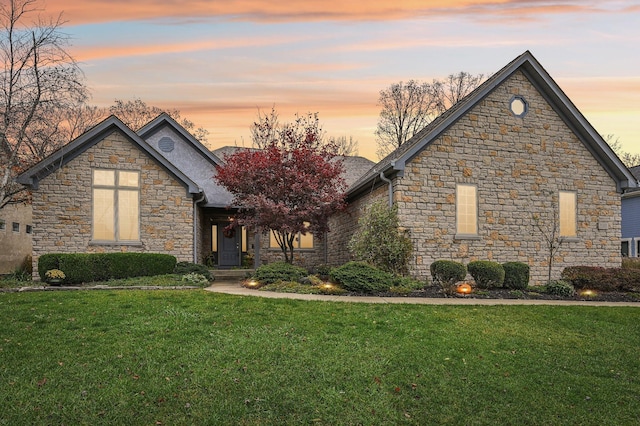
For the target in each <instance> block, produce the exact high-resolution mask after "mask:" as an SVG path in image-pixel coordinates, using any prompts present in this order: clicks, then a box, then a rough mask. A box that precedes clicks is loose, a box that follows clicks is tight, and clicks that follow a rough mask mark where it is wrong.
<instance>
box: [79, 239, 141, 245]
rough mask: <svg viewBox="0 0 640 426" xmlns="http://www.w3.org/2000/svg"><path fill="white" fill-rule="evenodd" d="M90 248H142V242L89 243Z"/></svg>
mask: <svg viewBox="0 0 640 426" xmlns="http://www.w3.org/2000/svg"><path fill="white" fill-rule="evenodd" d="M89 245H90V246H130V247H142V241H96V240H94V241H89Z"/></svg>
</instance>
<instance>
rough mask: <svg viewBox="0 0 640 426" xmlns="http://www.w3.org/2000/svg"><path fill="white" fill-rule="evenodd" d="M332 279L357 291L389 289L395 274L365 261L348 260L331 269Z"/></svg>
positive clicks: (374, 291) (368, 291)
mask: <svg viewBox="0 0 640 426" xmlns="http://www.w3.org/2000/svg"><path fill="white" fill-rule="evenodd" d="M331 279H332V280H334V281H335V282H337V283H338V284H340V285H341V286H342V287H343V288H344V289H345V290H347V291H353V292H356V293H379V292H382V291H388V290H389V287H390V286H391V285H392V283H393V275H392V274H390V273H388V272H385V271H383V270H381V269H378V268H376V267H374V266H371V265H369V264H367V263H364V262H348V263H345V264H344V265H342V266H339V267H337V268H334V269H333V270H332V271H331Z"/></svg>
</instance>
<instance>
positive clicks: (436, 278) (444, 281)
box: [429, 260, 467, 286]
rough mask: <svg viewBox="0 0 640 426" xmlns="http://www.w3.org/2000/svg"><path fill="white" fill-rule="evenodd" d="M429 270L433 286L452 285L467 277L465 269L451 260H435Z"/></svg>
mask: <svg viewBox="0 0 640 426" xmlns="http://www.w3.org/2000/svg"><path fill="white" fill-rule="evenodd" d="M429 269H430V271H431V278H432V279H433V282H434V284H439V285H442V286H447V285H453V284H455V283H456V282H458V281H462V280H464V278H465V277H466V276H467V268H466V267H465V266H464V265H463V264H462V263H459V262H454V261H453V260H436V261H435V262H433V263H432V264H431V266H430V267H429Z"/></svg>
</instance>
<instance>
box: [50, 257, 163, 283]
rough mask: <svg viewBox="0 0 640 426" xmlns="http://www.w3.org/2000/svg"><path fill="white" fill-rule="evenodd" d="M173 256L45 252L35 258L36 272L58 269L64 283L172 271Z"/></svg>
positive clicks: (160, 273)
mask: <svg viewBox="0 0 640 426" xmlns="http://www.w3.org/2000/svg"><path fill="white" fill-rule="evenodd" d="M175 267H176V258H175V257H174V256H171V255H168V254H160V253H48V254H44V255H42V256H40V259H38V274H40V277H44V274H45V272H47V271H48V270H50V269H60V270H61V271H62V272H64V274H65V275H66V278H65V283H67V284H81V283H85V282H94V281H107V280H110V279H120V278H131V277H142V276H151V275H164V274H172V273H173V271H174V269H175Z"/></svg>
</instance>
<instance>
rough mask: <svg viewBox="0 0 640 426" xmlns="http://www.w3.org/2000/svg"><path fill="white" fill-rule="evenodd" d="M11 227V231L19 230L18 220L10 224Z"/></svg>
mask: <svg viewBox="0 0 640 426" xmlns="http://www.w3.org/2000/svg"><path fill="white" fill-rule="evenodd" d="M11 229H13V232H20V224H19V223H18V222H13V223H12V224H11Z"/></svg>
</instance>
